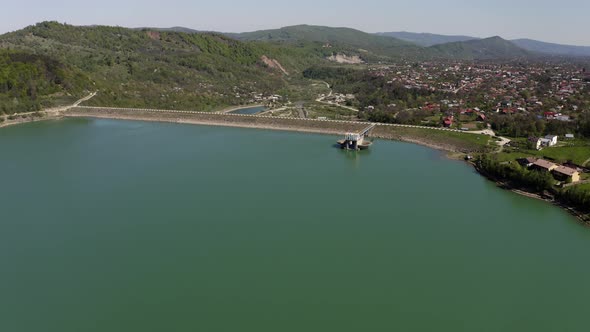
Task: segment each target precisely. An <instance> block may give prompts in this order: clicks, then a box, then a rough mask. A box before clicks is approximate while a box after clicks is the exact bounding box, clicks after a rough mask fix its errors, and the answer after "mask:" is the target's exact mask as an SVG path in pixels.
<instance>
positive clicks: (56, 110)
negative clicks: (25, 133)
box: [4, 91, 98, 118]
mask: <svg viewBox="0 0 590 332" xmlns="http://www.w3.org/2000/svg"><path fill="white" fill-rule="evenodd" d="M97 93H98V91H95V92H93V93H91V94H89V95H88V96H86V97H84V98H81V99H79V100H78V101H76V102H75V103H73V104H72V105H69V106H60V107H54V108H46V109H44V110H41V111H38V112H26V113H14V114H12V115H15V116H23V115H25V116H26V115H33V114H37V113H47V114H50V115H57V114H59V113H61V112H65V111H67V110H69V109H70V108H72V107H78V106H80V104H81V103H83V102H85V101H88V100H90V99H92V98H93V97H94V96H96V94H97ZM9 116H10V115H4V117H5V118H8V117H9Z"/></svg>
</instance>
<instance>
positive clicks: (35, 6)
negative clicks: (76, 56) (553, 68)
mask: <svg viewBox="0 0 590 332" xmlns="http://www.w3.org/2000/svg"><path fill="white" fill-rule="evenodd" d="M2 1H3V2H4V1H6V4H4V5H2V11H1V12H0V33H4V32H9V31H14V30H18V29H21V28H24V27H26V26H28V25H32V24H35V23H38V22H41V21H48V20H49V21H59V22H62V23H68V24H74V25H93V24H99V25H118V26H124V27H146V26H149V27H172V26H183V27H188V28H192V29H197V30H207V31H221V32H245V31H254V30H262V29H274V28H280V27H283V26H289V25H296V24H313V25H325V26H333V27H349V28H355V29H359V30H362V31H366V32H389V31H411V32H431V33H438V34H460V35H468V36H473V37H491V36H496V35H498V36H501V37H503V38H506V39H516V38H531V39H537V40H542V41H547V42H556V43H562V44H572V45H584V46H590V0H560V1H555V0H551V1H550V0H487V1H482V0H409V1H408V0H406V1H399V0H357V1H350V0H289V1H284V0H273V1H270V0H257V1H249V0H243V1H227V0H209V1H199V0H196V1H195V0H193V1H190V0H165V1H162V0H159V1H156V0H100V1H96V0H95V1H85V0H25V1H8V0H2Z"/></svg>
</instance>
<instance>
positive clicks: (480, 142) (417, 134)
mask: <svg viewBox="0 0 590 332" xmlns="http://www.w3.org/2000/svg"><path fill="white" fill-rule="evenodd" d="M379 131H384V133H386V132H387V131H389V132H391V133H393V134H394V136H399V137H402V138H407V139H413V140H417V141H422V142H425V143H433V144H443V145H444V144H448V145H450V146H453V147H455V148H457V149H460V150H464V151H472V152H485V151H490V150H491V149H495V148H496V146H495V143H494V142H493V140H492V138H491V137H490V136H487V135H476V134H468V133H461V132H453V131H443V130H433V129H423V128H405V127H391V128H385V127H382V128H378V130H377V132H379Z"/></svg>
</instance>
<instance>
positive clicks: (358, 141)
mask: <svg viewBox="0 0 590 332" xmlns="http://www.w3.org/2000/svg"><path fill="white" fill-rule="evenodd" d="M375 126H376V125H375V124H371V125H370V126H368V127H367V128H365V129H363V130H361V131H360V132H358V133H347V134H346V135H345V136H344V139H343V140H340V141H338V144H339V145H340V147H341V148H343V149H346V150H354V151H358V150H366V149H368V148H369V147H370V146H371V145H372V144H373V142H371V141H368V140H365V138H366V137H367V136H369V134H370V133H371V131H372V130H373V129H374V128H375Z"/></svg>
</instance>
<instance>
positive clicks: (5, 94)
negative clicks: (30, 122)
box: [0, 49, 91, 114]
mask: <svg viewBox="0 0 590 332" xmlns="http://www.w3.org/2000/svg"><path fill="white" fill-rule="evenodd" d="M89 88H91V83H90V80H89V79H88V77H86V76H85V75H84V74H82V73H81V72H80V71H78V70H75V69H73V68H71V67H69V66H67V65H65V64H63V63H61V62H59V61H56V60H55V59H52V58H50V57H47V56H43V55H36V54H32V53H29V52H19V51H11V50H3V49H0V114H2V113H4V114H13V113H19V112H35V111H38V110H40V109H41V108H45V107H51V106H54V105H55V102H56V101H59V100H61V101H64V102H67V101H71V100H75V99H78V97H80V96H81V95H82V94H83V91H84V90H86V89H89Z"/></svg>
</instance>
